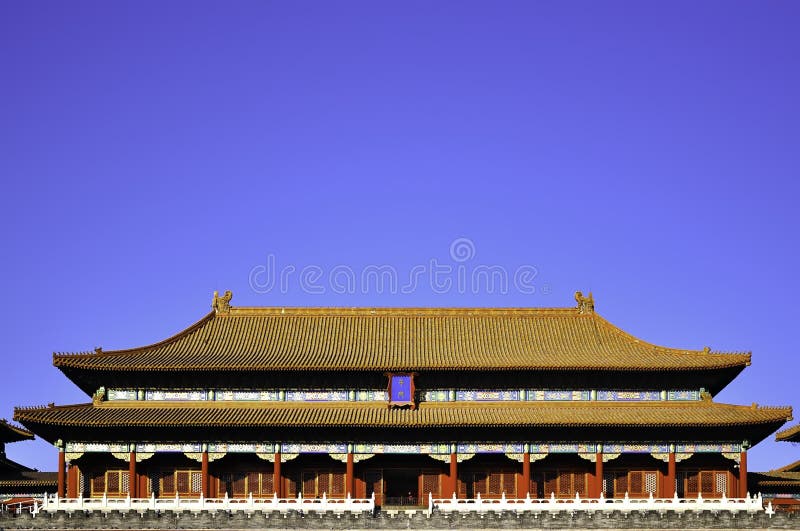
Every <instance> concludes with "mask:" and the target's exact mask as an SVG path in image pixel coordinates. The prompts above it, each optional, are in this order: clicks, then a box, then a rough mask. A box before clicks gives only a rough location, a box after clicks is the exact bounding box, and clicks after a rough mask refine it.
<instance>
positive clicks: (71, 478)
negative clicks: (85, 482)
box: [67, 465, 78, 498]
mask: <svg viewBox="0 0 800 531" xmlns="http://www.w3.org/2000/svg"><path fill="white" fill-rule="evenodd" d="M77 497H78V467H76V466H75V465H67V498H77Z"/></svg>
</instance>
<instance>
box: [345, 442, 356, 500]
mask: <svg viewBox="0 0 800 531" xmlns="http://www.w3.org/2000/svg"><path fill="white" fill-rule="evenodd" d="M354 477H355V476H354V475H353V452H347V474H346V475H345V480H344V487H345V490H346V491H347V492H346V494H348V495H350V496H351V497H355V491H354V490H353V478H354Z"/></svg>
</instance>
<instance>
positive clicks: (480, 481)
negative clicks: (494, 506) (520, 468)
mask: <svg viewBox="0 0 800 531" xmlns="http://www.w3.org/2000/svg"><path fill="white" fill-rule="evenodd" d="M466 490H467V491H469V489H466ZM504 492H505V495H506V496H507V497H514V496H516V495H517V474H516V472H512V471H509V470H501V471H487V472H479V473H475V474H473V476H472V496H473V497H474V496H477V495H478V494H479V493H480V495H481V496H490V497H499V496H501V495H502V494H503V493H504ZM467 494H469V493H468V492H467Z"/></svg>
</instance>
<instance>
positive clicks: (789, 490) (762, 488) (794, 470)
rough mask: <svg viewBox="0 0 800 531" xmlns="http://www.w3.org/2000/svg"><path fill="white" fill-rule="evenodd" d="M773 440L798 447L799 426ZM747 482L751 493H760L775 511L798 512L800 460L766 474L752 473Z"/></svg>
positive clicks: (799, 507) (799, 504)
mask: <svg viewBox="0 0 800 531" xmlns="http://www.w3.org/2000/svg"><path fill="white" fill-rule="evenodd" d="M775 440H776V441H778V442H786V443H789V444H794V445H798V446H800V424H797V425H795V426H792V427H791V428H788V429H785V430H783V431H780V432H778V433H777V435H776V436H775ZM749 482H750V488H751V491H752V492H760V493H762V494H763V495H764V500H766V501H769V502H771V503H772V505H773V507H774V508H775V509H776V510H779V511H790V512H800V460H798V461H795V462H794V463H790V464H788V465H786V466H782V467H780V468H776V469H774V470H770V471H768V472H756V473H753V474H751V475H750V477H749Z"/></svg>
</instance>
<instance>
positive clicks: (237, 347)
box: [53, 299, 750, 372]
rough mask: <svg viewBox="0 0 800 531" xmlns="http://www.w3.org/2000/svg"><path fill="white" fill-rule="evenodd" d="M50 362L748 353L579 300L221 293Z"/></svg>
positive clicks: (287, 366) (709, 364) (378, 363)
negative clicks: (547, 303) (389, 304)
mask: <svg viewBox="0 0 800 531" xmlns="http://www.w3.org/2000/svg"><path fill="white" fill-rule="evenodd" d="M216 300H217V299H215V301H216ZM215 304H216V303H215ZM53 363H54V365H55V366H57V367H60V368H62V370H63V369H78V370H81V369H83V370H95V371H121V372H124V371H156V370H174V371H186V370H192V371H242V370H246V371H309V370H313V371H351V370H371V371H411V370H448V371H450V370H452V371H456V370H458V371H461V370H502V369H506V370H508V369H528V370H536V369H544V370H576V369H578V370H614V371H663V370H671V371H675V370H678V371H692V370H698V369H726V368H743V367H745V366H746V365H749V364H750V354H749V353H728V354H723V353H712V352H711V351H710V349H708V348H706V349H703V350H685V349H675V348H666V347H660V346H657V345H653V344H651V343H647V342H645V341H642V340H640V339H637V338H636V337H634V336H632V335H630V334H628V333H626V332H624V331H622V330H621V329H619V328H617V327H616V326H614V325H612V324H611V323H609V322H608V321H606V320H605V319H603V318H602V317H600V316H599V315H597V314H596V313H595V312H594V309H593V306H587V305H586V303H585V301H584V303H583V304H581V303H580V301H579V305H578V307H577V308H235V307H230V306H229V305H227V303H226V304H224V305H222V304H218V305H217V306H216V307H215V310H214V311H212V312H211V313H210V314H208V315H206V316H205V317H203V318H202V319H201V320H200V321H199V322H197V323H196V324H194V325H192V326H190V327H189V328H187V329H186V330H184V331H182V332H180V333H178V334H176V335H175V336H173V337H170V338H168V339H166V340H164V341H161V342H159V343H155V344H153V345H149V346H145V347H140V348H133V349H129V350H117V351H108V352H105V351H102V350H101V349H97V351H96V352H94V353H78V354H54V355H53Z"/></svg>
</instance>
